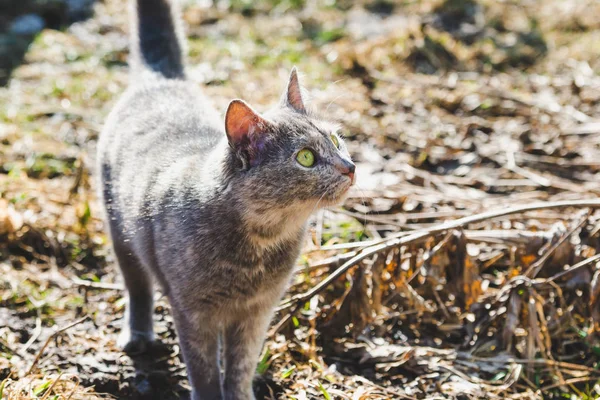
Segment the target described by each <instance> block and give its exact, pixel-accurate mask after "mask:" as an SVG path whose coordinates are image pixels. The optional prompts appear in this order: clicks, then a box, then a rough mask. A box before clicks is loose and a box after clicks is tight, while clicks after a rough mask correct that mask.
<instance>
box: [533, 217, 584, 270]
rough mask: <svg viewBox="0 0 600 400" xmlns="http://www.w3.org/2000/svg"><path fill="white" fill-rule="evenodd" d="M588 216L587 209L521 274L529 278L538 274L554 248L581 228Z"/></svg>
mask: <svg viewBox="0 0 600 400" xmlns="http://www.w3.org/2000/svg"><path fill="white" fill-rule="evenodd" d="M589 216H590V213H589V211H588V212H587V213H586V215H584V216H583V218H581V220H580V221H579V222H577V223H576V224H575V226H573V227H572V228H571V229H570V230H569V231H568V232H567V233H565V234H564V235H562V237H561V238H560V239H559V240H558V241H557V242H556V243H554V244H553V245H552V247H550V249H548V251H546V252H545V253H544V254H543V255H542V256H541V257H540V258H539V259H538V260H536V261H535V262H534V263H533V264H531V265H530V266H529V268H528V269H527V271H525V273H524V274H523V275H525V276H528V277H530V278H534V277H535V276H536V275H537V274H538V272H540V269H542V267H543V266H544V264H545V263H546V260H548V258H550V256H551V255H552V254H554V252H555V251H556V249H558V248H559V247H560V245H562V244H563V243H564V242H565V240H567V239H568V238H570V237H571V235H573V234H574V233H575V231H577V230H578V229H579V228H581V226H582V225H583V224H585V223H586V221H587V220H588V218H589Z"/></svg>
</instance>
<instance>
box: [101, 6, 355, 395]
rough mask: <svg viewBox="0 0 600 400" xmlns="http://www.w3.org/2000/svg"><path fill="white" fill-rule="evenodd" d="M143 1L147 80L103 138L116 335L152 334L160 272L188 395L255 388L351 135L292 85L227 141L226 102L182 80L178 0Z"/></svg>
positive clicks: (140, 57) (126, 340) (134, 346)
mask: <svg viewBox="0 0 600 400" xmlns="http://www.w3.org/2000/svg"><path fill="white" fill-rule="evenodd" d="M138 2H139V3H140V4H142V3H144V4H145V5H144V7H145V8H144V10H145V11H144V13H140V14H139V17H138V18H139V22H138V23H139V26H140V29H138V30H134V31H135V32H139V35H140V37H136V38H134V40H132V46H133V49H132V58H133V60H132V61H133V65H134V66H135V67H134V68H137V69H138V70H137V71H136V72H135V73H136V75H138V76H142V77H143V79H138V80H137V81H136V82H135V84H134V85H131V86H130V88H129V89H128V90H127V91H126V93H125V94H124V95H123V97H122V98H121V99H120V101H119V102H118V104H117V105H116V106H115V108H114V109H113V111H112V112H111V114H110V115H109V117H108V120H107V122H106V126H105V128H104V130H103V132H102V134H101V136H100V140H99V145H98V148H99V150H98V151H99V153H98V160H99V171H100V178H101V188H102V196H103V199H104V204H105V209H106V214H107V220H108V225H109V227H110V234H111V237H112V240H113V247H114V250H115V254H116V256H117V259H118V262H119V266H120V268H121V270H122V273H123V276H124V279H125V284H126V286H127V289H128V294H129V304H128V308H127V315H126V324H124V327H123V332H122V335H121V338H120V343H121V344H122V345H123V346H124V347H125V349H126V350H127V351H131V352H134V351H143V350H144V349H145V348H146V346H147V344H148V343H149V342H150V341H152V340H153V338H154V335H153V330H152V313H153V303H152V293H153V288H152V285H153V281H154V280H156V281H158V283H159V284H160V286H161V287H162V290H163V293H164V294H165V295H167V296H168V298H169V301H170V303H171V305H172V310H173V316H174V320H175V323H176V327H177V331H178V335H179V340H180V343H181V348H182V350H183V355H184V359H185V362H186V365H187V367H188V374H189V378H190V382H191V385H192V388H193V392H192V398H193V399H240V400H241V399H253V398H254V396H253V394H252V377H253V374H254V370H255V365H256V362H257V358H258V356H259V353H260V350H261V347H262V344H263V340H264V336H265V332H266V329H267V327H268V325H269V322H270V319H271V315H272V312H273V308H274V306H275V305H276V304H277V302H278V301H279V300H280V298H281V296H282V294H283V292H284V290H285V288H286V285H287V282H288V280H289V278H290V274H291V272H292V269H293V267H294V264H295V260H296V258H297V257H298V254H299V251H300V247H301V244H302V240H303V236H304V231H305V224H306V220H307V218H308V217H309V215H310V214H311V212H313V211H314V210H315V209H316V208H318V207H323V206H327V205H331V204H335V203H338V202H339V201H340V200H341V199H342V198H343V196H344V194H345V193H346V191H347V189H348V188H349V186H350V185H351V184H352V181H353V178H352V177H353V172H354V165H353V164H352V162H351V161H350V157H349V155H348V152H347V150H346V148H345V146H344V144H343V141H342V140H341V139H340V140H339V142H340V149H336V147H335V145H334V144H333V142H332V140H331V137H330V135H331V134H332V132H333V131H334V130H335V127H334V126H333V125H332V124H330V123H327V122H325V121H323V120H321V119H319V118H317V117H315V116H314V115H312V114H311V113H310V112H308V111H306V110H301V111H302V112H300V111H299V110H298V107H297V106H298V101H302V97H300V98H299V99H300V100H298V96H296V97H295V98H294V102H295V104H292V105H295V106H294V107H292V106H291V105H290V102H289V101H287V100H286V99H288V98H290V97H289V96H288V95H286V94H284V96H282V99H283V100H282V101H281V103H280V104H278V105H277V106H275V107H274V108H273V109H271V110H270V111H268V112H267V113H265V115H264V117H263V118H264V121H266V123H265V125H261V127H260V131H258V130H259V127H256V132H255V131H254V127H253V130H252V132H249V133H248V135H247V136H244V137H243V138H244V139H247V140H242V141H240V142H239V143H233V142H228V135H226V133H225V131H224V123H223V121H222V120H221V118H220V115H219V113H218V112H217V111H216V110H215V109H214V108H213V107H212V105H211V104H210V102H209V100H208V99H207V98H206V97H204V96H203V95H202V93H201V92H200V91H199V90H198V88H196V87H195V85H194V84H190V83H189V82H186V81H185V76H184V73H183V71H184V70H183V64H182V62H181V60H182V59H183V56H182V55H181V54H179V56H176V55H174V53H173V51H172V49H181V48H182V47H183V44H182V43H181V42H179V41H178V39H177V38H178V37H179V35H178V34H177V33H176V32H177V31H178V29H179V28H177V26H178V24H179V22H178V20H174V19H172V15H174V14H175V13H174V12H173V10H172V9H171V5H170V3H169V2H168V0H138ZM148 7H156V9H152V8H148ZM133 8H134V9H135V7H133ZM165 10H167V11H168V12H165ZM146 18H147V19H146ZM161 18H162V19H161ZM163 19H165V20H163ZM134 21H136V19H135V18H134ZM146 23H152V24H154V26H156V27H159V28H160V29H163V30H165V31H163V32H156V31H155V30H152V29H144V27H145V24H146ZM136 34H138V33H136ZM147 34H148V35H151V37H152V38H151V40H152V41H153V42H152V43H155V44H156V46H155V49H154V50H152V52H151V54H147V52H146V50H144V46H143V45H141V46H140V45H139V43H144V42H146V41H147V40H149V39H148V38H147V37H145V36H144V35H147ZM157 35H158V36H157ZM157 37H161V38H163V39H164V40H165V41H166V42H165V43H160V42H158V41H157V40H158V39H156V38H157ZM138 46H140V47H138ZM161 52H162V53H161ZM144 60H145V61H144ZM292 75H295V71H293V72H292ZM292 81H293V79H290V82H292ZM290 85H291V84H290ZM296 85H297V80H296ZM290 90H294V91H295V92H297V91H298V90H299V87H298V86H294V87H288V89H287V91H288V92H289V91H290ZM230 107H231V106H230ZM307 147H308V148H311V149H312V150H313V151H315V153H316V154H317V163H316V164H315V166H314V167H312V168H306V167H303V166H301V165H300V164H299V163H298V162H297V161H296V153H297V152H298V151H299V150H301V149H303V148H307ZM220 349H223V351H222V352H221V350H220ZM220 354H223V355H224V359H223V360H219V357H220ZM221 367H224V370H225V373H224V375H223V376H221V375H222V374H221Z"/></svg>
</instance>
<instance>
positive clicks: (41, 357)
mask: <svg viewBox="0 0 600 400" xmlns="http://www.w3.org/2000/svg"><path fill="white" fill-rule="evenodd" d="M126 3H127V1H125V0H96V1H94V0H18V1H17V0H0V382H2V381H4V385H3V386H2V385H0V398H4V397H3V394H2V393H3V391H4V395H5V396H7V397H6V398H8V399H28V398H44V399H63V398H65V399H66V398H69V395H71V396H72V397H70V398H72V399H76V398H105V397H107V396H114V397H116V398H138V397H141V396H147V397H148V396H149V397H151V398H160V399H175V398H180V397H181V398H185V396H186V395H187V390H188V386H187V382H186V379H185V367H184V364H183V363H182V362H181V360H180V358H179V350H178V347H177V344H176V343H177V342H176V337H175V332H174V327H173V324H172V320H171V318H170V316H169V313H168V308H169V306H168V302H167V301H166V299H164V298H158V299H157V304H158V307H157V310H156V324H157V334H158V336H159V339H160V340H161V342H162V343H163V345H161V346H158V345H157V348H156V349H154V350H153V353H152V354H150V355H145V356H140V357H137V358H129V357H127V356H125V355H123V354H122V353H121V352H120V351H119V350H118V349H117V348H116V347H115V338H116V334H117V332H118V330H119V327H120V318H121V317H122V312H123V305H124V303H125V300H124V298H123V295H124V293H123V291H122V288H121V281H120V277H119V275H118V271H117V268H116V265H115V261H114V258H113V256H112V255H111V253H110V251H109V246H108V238H107V236H106V234H105V233H104V230H103V223H102V215H101V213H100V207H99V204H98V202H97V198H96V194H95V181H94V159H95V143H96V140H97V137H98V134H99V132H100V130H101V128H102V125H103V121H104V119H105V117H106V116H107V114H108V112H109V111H110V109H111V107H112V106H113V105H114V104H115V102H116V100H117V99H118V96H119V95H120V94H121V93H122V92H123V91H124V89H125V88H126V86H127V82H128V68H127V58H128V37H127V31H128V16H127V4H126ZM181 5H182V9H183V11H182V16H183V19H184V21H185V26H186V33H187V36H188V39H189V42H188V60H189V63H188V64H189V68H188V74H189V77H190V79H191V80H193V82H194V83H196V84H197V85H198V86H199V87H203V88H204V89H203V90H205V92H207V93H208V95H209V96H211V98H212V99H213V100H214V103H215V105H216V106H217V108H218V109H219V110H222V111H223V112H224V110H225V109H226V106H227V104H228V103H229V101H230V100H231V99H233V98H243V99H244V100H246V101H248V102H249V103H250V104H252V105H253V106H254V107H255V108H256V109H258V110H259V111H264V110H266V109H267V108H268V106H269V105H270V104H273V103H275V102H276V101H277V100H278V99H279V96H280V93H281V92H282V91H283V89H284V86H285V82H286V79H287V76H288V74H289V71H290V69H291V68H292V67H293V66H297V67H298V69H299V71H300V72H301V74H302V75H301V82H302V83H303V84H304V85H305V86H306V88H307V89H308V91H309V93H310V95H311V105H312V107H313V108H314V109H316V110H319V112H321V113H322V114H323V116H324V117H327V118H330V119H333V120H337V121H339V122H341V123H342V131H341V133H342V134H343V135H344V136H345V137H346V139H347V143H348V146H349V149H350V151H351V153H352V156H353V158H354V159H355V160H356V162H357V166H358V169H357V185H356V187H355V189H354V191H353V192H352V194H351V195H350V197H349V198H348V200H347V201H346V203H345V204H344V206H343V207H342V208H337V209H332V210H325V211H323V212H320V213H318V214H317V215H316V216H315V217H314V219H313V220H312V221H311V225H310V234H309V238H308V239H307V243H306V246H305V250H304V252H303V256H302V258H301V259H300V260H299V263H298V264H299V265H298V273H297V274H296V276H295V278H294V281H293V283H292V288H291V289H290V293H289V295H288V297H287V298H286V299H285V300H284V307H282V309H281V310H280V311H279V312H278V313H277V315H276V317H275V319H274V324H273V327H272V329H271V332H270V335H269V338H268V341H267V344H266V346H265V351H264V352H263V355H262V358H261V360H260V362H259V365H258V369H257V376H258V377H257V381H256V388H257V396H258V398H261V399H262V398H265V397H266V398H286V399H287V398H296V399H313V398H324V399H334V398H335V399H337V398H340V399H380V398H389V399H392V398H393V399H396V398H417V399H424V398H453V399H454V398H456V399H467V398H473V399H477V398H494V399H495V398H509V397H510V398H519V399H533V398H565V397H566V398H571V399H592V398H597V397H598V395H599V393H600V386H598V379H599V378H600V376H599V373H598V362H599V361H600V347H599V343H598V339H597V327H598V321H600V306H599V305H598V302H597V301H596V300H597V296H598V294H599V293H600V283H599V281H600V279H599V275H598V273H597V260H598V257H597V256H596V253H597V252H599V251H600V241H599V239H598V237H599V232H600V219H599V215H598V214H597V213H596V212H595V211H594V210H595V208H597V207H598V204H597V197H598V194H599V193H600V113H599V111H600V78H599V77H598V73H599V72H600V1H598V0H524V1H516V0H515V1H509V0H505V1H491V0H477V1H475V0H422V1H418V0H404V1H402V0H398V1H384V0H373V1H366V0H365V1H347V0H339V1H336V0H284V1H277V0H259V1H246V0H244V1H241V0H235V1H217V2H212V1H204V0H199V1H189V0H187V1H182V2H181ZM586 199H589V203H585V204H582V203H576V201H579V200H586ZM557 201H561V202H563V203H562V206H563V207H562V208H548V209H543V210H538V211H535V212H528V213H524V212H514V213H512V214H510V215H506V216H502V217H494V218H481V219H478V220H477V221H475V223H466V222H465V223H464V224H461V223H460V222H459V223H458V224H457V226H455V227H453V228H452V229H444V230H441V231H435V230H433V231H432V228H435V227H436V226H437V224H439V223H442V222H445V221H449V220H459V221H461V220H460V218H465V217H468V216H472V215H475V214H477V213H481V212H484V211H489V210H495V209H502V208H506V207H513V208H519V207H522V206H524V205H530V204H532V203H537V202H557ZM594 201H596V203H594ZM569 204H570V205H571V207H565V205H569ZM517 211H518V210H517ZM414 232H425V233H426V234H425V235H424V237H422V238H420V239H418V240H412V239H411V240H410V241H407V242H403V243H400V244H399V243H394V242H392V241H390V240H389V238H390V237H395V238H402V237H408V236H410V234H411V233H414ZM386 238H388V240H387V241H385V240H386ZM381 243H383V244H384V245H383V248H382V249H380V250H378V251H377V252H376V253H377V254H375V255H369V256H368V257H364V258H362V259H360V260H357V261H356V262H352V263H350V264H351V265H349V266H348V270H347V271H344V273H342V274H341V275H340V277H339V278H337V279H332V280H331V282H329V284H328V285H326V286H325V287H324V288H323V290H321V291H320V292H319V293H318V295H317V296H315V297H312V296H309V297H306V296H304V297H303V296H300V297H294V298H292V297H291V296H294V295H301V294H302V293H305V292H306V291H307V290H309V289H310V288H312V287H314V285H315V284H317V283H318V282H319V281H322V280H323V279H327V277H328V276H330V274H331V273H332V272H333V271H334V270H335V269H336V268H338V267H340V266H341V265H342V264H344V262H346V261H348V260H350V259H351V258H352V257H353V256H355V255H356V254H359V252H360V251H361V250H362V249H365V248H367V249H372V247H369V246H373V245H378V244H381ZM574 266H575V268H573V267H574ZM436 396H437V397H436Z"/></svg>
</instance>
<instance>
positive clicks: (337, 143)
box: [331, 134, 340, 149]
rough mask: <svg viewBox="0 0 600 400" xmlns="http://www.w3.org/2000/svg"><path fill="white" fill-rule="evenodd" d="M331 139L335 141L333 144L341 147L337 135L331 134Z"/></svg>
mask: <svg viewBox="0 0 600 400" xmlns="http://www.w3.org/2000/svg"><path fill="white" fill-rule="evenodd" d="M331 141H332V142H333V145H334V146H335V147H336V148H338V149H339V148H340V141H339V140H338V138H337V136H335V135H334V134H331Z"/></svg>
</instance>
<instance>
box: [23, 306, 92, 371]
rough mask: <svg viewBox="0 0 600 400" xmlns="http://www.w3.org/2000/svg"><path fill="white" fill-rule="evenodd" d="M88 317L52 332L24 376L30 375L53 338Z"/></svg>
mask: <svg viewBox="0 0 600 400" xmlns="http://www.w3.org/2000/svg"><path fill="white" fill-rule="evenodd" d="M89 318H90V316H89V315H86V316H85V317H83V318H80V319H78V320H77V321H75V322H73V323H70V324H69V325H67V326H65V327H63V328H60V329H59V330H57V331H56V332H54V333H53V334H52V335H50V336H48V339H46V342H45V343H44V345H43V346H42V347H41V348H40V351H39V352H38V353H37V355H36V356H35V359H34V360H33V363H31V366H30V367H29V369H28V370H27V373H26V374H25V375H29V374H30V373H31V371H33V369H34V368H35V366H36V365H37V363H38V362H39V361H40V357H42V354H43V353H44V350H46V347H48V344H50V341H51V340H52V339H53V338H55V337H56V336H57V335H59V334H61V333H63V332H64V331H66V330H68V329H71V328H72V327H74V326H75V325H78V324H80V323H82V322H83V321H85V320H87V319H89Z"/></svg>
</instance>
